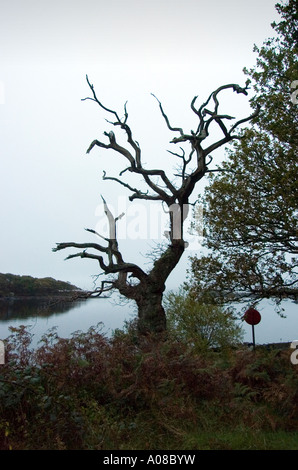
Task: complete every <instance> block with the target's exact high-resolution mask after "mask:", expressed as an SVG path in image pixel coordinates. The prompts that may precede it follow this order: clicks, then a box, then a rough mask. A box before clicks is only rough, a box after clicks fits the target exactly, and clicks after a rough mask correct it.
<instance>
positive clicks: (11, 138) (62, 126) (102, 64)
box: [0, 0, 278, 289]
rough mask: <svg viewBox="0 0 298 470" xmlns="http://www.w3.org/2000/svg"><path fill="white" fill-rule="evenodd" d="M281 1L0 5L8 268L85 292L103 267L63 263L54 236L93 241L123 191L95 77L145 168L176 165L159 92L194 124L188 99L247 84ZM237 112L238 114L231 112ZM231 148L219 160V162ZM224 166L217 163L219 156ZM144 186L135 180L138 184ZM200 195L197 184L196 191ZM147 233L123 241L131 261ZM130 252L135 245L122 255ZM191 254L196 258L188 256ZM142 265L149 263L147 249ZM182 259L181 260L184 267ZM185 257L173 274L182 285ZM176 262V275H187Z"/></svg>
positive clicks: (241, 111)
mask: <svg viewBox="0 0 298 470" xmlns="http://www.w3.org/2000/svg"><path fill="white" fill-rule="evenodd" d="M275 3H276V2H275V1H273V0H261V1H260V0H251V1H249V2H247V1H244V0H225V1H220V0H209V1H208V2H205V1H202V0H184V1H179V2H178V1H176V0H171V1H169V0H158V1H157V0H150V1H142V0H139V1H136V0H126V1H118V0H109V1H103V0H97V1H96V0H84V1H83V0H76V1H75V2H73V1H69V0H59V1H58V0H52V1H51V2H49V1H43V0H38V1H37V0H26V1H23V0H2V2H1V17H0V155H1V173H0V185H1V186H0V195H1V230H0V250H1V255H0V256H1V264H0V272H2V273H6V272H10V273H13V274H28V275H32V276H37V277H44V276H52V277H54V278H56V279H62V280H65V281H70V282H72V283H74V284H76V285H79V286H80V287H83V288H87V289H89V288H90V287H91V285H92V280H91V275H92V274H96V273H97V265H96V264H94V263H92V261H91V260H81V259H75V260H70V261H67V262H66V261H65V262H64V261H63V259H64V257H65V256H66V255H67V253H66V252H60V253H52V251H51V250H52V248H53V247H54V246H55V243H56V242H61V241H87V240H91V239H92V237H91V238H90V236H89V235H88V234H87V233H86V232H85V231H84V228H85V227H89V228H95V227H96V226H97V225H98V223H99V220H101V219H100V214H99V208H100V194H102V195H103V196H104V197H105V198H106V199H107V201H110V202H111V204H112V205H113V207H115V206H117V201H118V197H119V196H120V195H123V196H127V195H128V193H126V192H125V190H123V189H121V188H119V187H118V186H117V185H115V184H114V183H108V182H103V181H102V178H101V177H102V170H104V169H105V170H107V172H108V174H109V175H114V176H117V172H118V171H119V170H120V169H123V168H124V167H123V165H122V163H123V162H122V161H121V160H120V159H119V156H117V155H114V154H112V153H110V152H108V153H105V152H104V151H103V150H101V151H98V150H97V149H95V150H94V151H93V152H92V153H91V154H90V155H88V156H86V149H87V148H88V146H89V144H90V142H91V141H92V140H93V139H95V138H98V139H99V140H103V139H104V137H103V132H104V131H105V130H106V131H109V130H110V129H111V126H110V125H109V124H107V123H106V122H105V118H109V117H110V116H107V115H105V113H104V112H103V111H102V110H100V109H99V108H98V107H97V106H96V105H95V103H93V102H91V101H81V98H84V97H86V96H90V93H89V89H88V86H87V84H86V80H85V75H86V74H88V76H89V78H90V80H91V81H92V83H93V84H94V86H95V89H96V92H97V95H98V97H100V99H101V100H102V102H103V103H104V104H105V105H106V106H108V107H110V108H114V109H116V110H117V111H119V113H120V114H123V104H124V103H125V101H126V100H128V111H129V123H130V125H131V127H132V130H133V132H134V136H135V138H136V140H138V141H139V143H140V145H141V147H142V151H143V159H144V161H145V162H146V163H147V165H148V167H149V168H150V167H151V168H153V167H157V166H164V165H165V166H166V168H168V166H167V165H169V163H170V162H169V154H167V152H166V150H167V149H168V148H170V147H169V144H168V142H169V140H170V139H171V138H172V137H173V135H170V134H169V132H168V130H167V129H166V127H165V123H164V121H163V120H162V118H161V116H160V113H159V109H158V106H157V103H156V101H155V100H154V99H153V97H152V96H151V95H150V93H151V92H153V93H154V94H156V95H157V96H158V98H159V99H160V100H161V101H162V103H163V106H164V108H165V110H166V112H167V114H168V116H169V118H170V120H171V122H173V123H174V125H175V126H181V127H183V128H185V130H186V131H188V132H189V131H190V129H191V128H194V127H196V121H195V115H194V114H193V113H192V112H191V111H190V102H191V100H192V98H193V97H194V96H195V95H198V96H199V98H198V103H199V102H202V101H203V100H204V99H205V98H206V97H207V96H208V95H209V94H210V92H211V91H213V90H214V89H216V88H217V87H218V86H220V85H222V84H226V83H239V84H240V85H244V83H245V80H246V77H245V76H244V74H243V72H242V69H243V67H244V66H247V67H250V66H253V65H254V64H255V61H256V54H255V53H253V45H254V43H256V44H257V45H261V44H262V43H263V41H264V40H265V39H267V38H268V37H270V36H272V35H273V30H272V28H271V26H270V23H271V22H272V21H273V20H274V19H276V18H278V15H277V13H276V10H275V7H274V5H275ZM224 106H225V109H224V112H226V113H228V114H233V113H234V112H237V113H238V114H237V116H239V118H241V117H243V115H246V111H247V110H248V108H247V107H246V106H247V100H246V98H245V97H243V96H242V95H241V96H240V95H237V100H236V101H235V97H234V96H233V97H232V96H231V95H229V96H227V97H226V100H225V101H224ZM230 108H231V109H230ZM223 155H224V153H223V151H222V152H221V153H220V154H218V157H217V158H219V159H220V158H222V157H223ZM215 163H217V162H215ZM136 184H137V182H136ZM199 191H200V187H198V189H197V192H199ZM151 243H152V241H151V240H149V239H148V240H142V247H143V248H141V245H140V248H139V244H136V243H135V242H134V241H133V243H128V242H125V241H123V247H124V248H123V254H124V257H125V259H127V260H129V261H135V259H132V258H136V257H138V256H140V255H139V253H140V252H141V253H142V254H145V253H146V252H147V251H148V250H149V248H150V244H151ZM126 250H127V251H126ZM189 254H190V253H189ZM141 261H142V262H144V263H146V258H145V257H144V256H141ZM183 263H184V264H183ZM186 266H187V254H186V256H185V257H184V260H183V262H182V265H181V268H177V269H178V271H177V270H176V271H175V278H174V279H175V282H176V283H177V284H180V283H181V282H183V278H184V269H185V267H186ZM179 269H180V271H179Z"/></svg>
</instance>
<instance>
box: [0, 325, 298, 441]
mask: <svg viewBox="0 0 298 470" xmlns="http://www.w3.org/2000/svg"><path fill="white" fill-rule="evenodd" d="M30 341H31V337H30V334H29V333H28V331H27V330H26V328H25V327H20V328H17V329H13V331H12V334H11V336H10V337H9V338H8V339H7V340H6V362H5V364H4V365H1V366H0V449H1V450H6V449H16V450H18V449H26V450H27V449H60V450H67V449H86V450H87V449H96V450H97V449H98V450H100V449H105V450H106V449H109V450H113V449H150V450H153V449H164V450H167V449H213V448H214V449H219V448H223V449H230V448H234V449H238V448H239V449H242V448H260V449H263V448H266V449H267V448H268V449H269V448H296V449H297V448H298V445H297V442H298V439H297V437H298V367H297V366H295V365H293V364H291V361H290V353H291V351H287V350H286V351H279V350H272V351H267V350H261V349H260V350H256V351H251V350H249V349H248V348H246V347H245V346H242V347H239V348H237V349H231V350H230V351H228V352H227V351H225V353H224V354H221V353H220V352H212V351H210V352H209V353H208V354H206V353H204V354H199V353H198V352H197V351H194V350H192V348H190V347H189V346H188V344H185V343H183V342H179V341H178V340H177V339H171V338H167V339H164V340H163V341H156V340H155V339H154V338H143V339H141V340H139V339H138V338H137V337H136V335H135V334H134V331H133V329H131V330H130V331H126V332H123V331H118V332H116V333H115V334H114V335H113V336H112V338H107V337H106V336H105V335H104V334H103V333H102V331H101V328H100V326H98V327H94V328H90V329H89V330H88V332H87V333H80V332H76V333H74V334H73V335H72V337H71V338H69V339H63V338H60V337H58V336H57V335H56V333H55V331H50V332H49V333H48V334H47V335H46V336H44V337H43V338H42V340H41V342H40V344H39V347H38V348H37V349H35V350H32V349H30ZM272 446H275V447H272Z"/></svg>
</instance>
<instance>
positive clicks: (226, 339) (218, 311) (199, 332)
mask: <svg viewBox="0 0 298 470" xmlns="http://www.w3.org/2000/svg"><path fill="white" fill-rule="evenodd" d="M165 309H166V313H167V323H168V331H169V332H170V333H171V334H172V335H173V336H174V337H176V338H177V339H182V340H183V341H184V342H186V343H188V344H190V345H191V347H192V348H194V349H195V350H197V351H200V352H203V351H208V350H210V348H221V349H225V348H229V347H231V346H235V345H236V344H238V343H239V342H240V341H241V339H242V331H241V327H240V326H238V325H237V324H236V318H235V317H234V315H233V312H232V309H226V310H224V309H223V308H221V307H219V306H217V305H215V304H212V303H199V302H197V301H196V299H195V298H194V297H193V296H192V295H190V294H189V293H188V292H187V291H186V290H184V289H182V288H181V289H180V290H179V292H178V293H174V292H170V293H168V294H167V296H166V298H165Z"/></svg>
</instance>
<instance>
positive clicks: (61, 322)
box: [0, 298, 298, 345]
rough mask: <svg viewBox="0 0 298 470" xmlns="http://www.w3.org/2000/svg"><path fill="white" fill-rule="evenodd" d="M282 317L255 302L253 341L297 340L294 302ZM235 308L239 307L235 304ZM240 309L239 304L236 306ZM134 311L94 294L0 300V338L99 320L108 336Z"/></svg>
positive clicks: (248, 334)
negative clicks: (23, 329)
mask: <svg viewBox="0 0 298 470" xmlns="http://www.w3.org/2000/svg"><path fill="white" fill-rule="evenodd" d="M283 307H284V309H285V312H284V313H285V315H286V318H281V317H280V316H278V315H277V313H276V312H275V311H274V306H273V304H271V303H270V302H267V301H266V302H265V301H264V302H262V303H261V304H260V305H259V306H258V310H259V311H260V313H261V316H262V319H261V322H260V323H259V324H258V325H256V326H255V340H256V343H259V344H266V343H274V342H291V341H294V340H298V309H297V303H294V302H291V301H285V302H284V303H283ZM238 308H239V307H238ZM239 310H240V308H239ZM135 315H136V310H135V307H134V304H133V303H126V304H124V305H119V304H117V303H116V299H115V300H113V299H111V298H98V299H88V300H82V301H76V302H73V303H71V302H64V303H63V302H62V303H61V302H59V303H54V304H52V305H49V303H48V302H45V301H40V300H26V301H25V300H22V301H20V300H11V301H9V302H7V301H0V339H5V338H7V337H8V336H9V335H10V334H11V332H10V330H9V327H10V326H12V327H18V326H20V325H25V326H28V331H30V333H32V334H33V335H34V336H33V343H32V344H33V345H37V344H38V341H39V339H40V338H41V336H43V335H44V334H47V331H49V330H50V329H51V328H53V327H56V331H57V333H58V335H59V336H60V337H63V338H68V337H70V336H71V334H72V333H74V332H75V331H82V332H86V331H87V330H88V329H89V328H90V327H92V326H96V325H97V324H98V323H102V331H103V332H104V333H105V334H106V335H107V336H109V335H110V334H111V333H112V331H113V330H115V329H116V328H122V327H123V325H124V322H125V320H130V319H132V318H133V317H134V316H135ZM240 323H241V325H242V327H243V330H244V341H247V342H251V341H252V328H251V326H249V325H247V324H246V323H245V322H240Z"/></svg>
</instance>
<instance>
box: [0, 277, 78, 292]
mask: <svg viewBox="0 0 298 470" xmlns="http://www.w3.org/2000/svg"><path fill="white" fill-rule="evenodd" d="M77 291H81V289H80V288H79V287H76V286H74V285H72V284H70V283H69V282H64V281H56V280H55V279H53V278H52V277H44V278H41V279H39V278H36V277H32V276H18V275H16V274H1V273H0V297H12V296H17V297H22V296H26V297H29V296H30V297H31V296H54V295H65V294H70V293H74V292H77Z"/></svg>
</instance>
